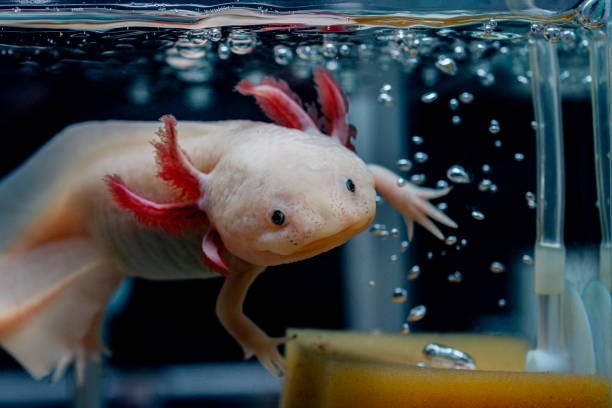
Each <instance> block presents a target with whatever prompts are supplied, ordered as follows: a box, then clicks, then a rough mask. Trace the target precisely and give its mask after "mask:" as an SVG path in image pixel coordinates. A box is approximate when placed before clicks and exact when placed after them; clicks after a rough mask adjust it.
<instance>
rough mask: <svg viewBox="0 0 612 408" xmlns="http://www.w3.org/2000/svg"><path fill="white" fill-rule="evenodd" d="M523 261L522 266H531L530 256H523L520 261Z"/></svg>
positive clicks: (531, 259)
mask: <svg viewBox="0 0 612 408" xmlns="http://www.w3.org/2000/svg"><path fill="white" fill-rule="evenodd" d="M521 260H522V261H523V263H524V264H527V265H531V264H532V263H533V258H532V257H531V256H530V255H527V254H525V255H523V258H522V259H521Z"/></svg>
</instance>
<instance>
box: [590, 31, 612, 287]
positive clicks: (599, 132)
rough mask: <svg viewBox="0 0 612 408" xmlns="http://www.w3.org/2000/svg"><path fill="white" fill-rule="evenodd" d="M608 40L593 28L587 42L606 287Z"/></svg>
mask: <svg viewBox="0 0 612 408" xmlns="http://www.w3.org/2000/svg"><path fill="white" fill-rule="evenodd" d="M608 46H609V45H608V41H607V36H606V33H605V32H603V31H593V32H592V37H591V42H590V68H591V78H592V81H591V106H592V111H593V136H594V146H595V174H596V179H597V199H598V201H599V219H600V224H601V246H600V251H599V259H600V276H601V281H602V282H603V283H604V284H605V285H606V286H607V287H608V290H610V287H611V280H612V278H611V275H612V225H611V224H610V217H611V216H612V206H611V205H610V204H611V202H610V201H611V199H612V190H611V187H610V179H611V176H612V174H611V172H612V168H611V161H610V143H611V140H610V138H611V136H612V135H611V133H610V104H609V103H610V102H609V98H610V94H609V92H610V89H609V84H610V76H609V69H610V68H609V61H608Z"/></svg>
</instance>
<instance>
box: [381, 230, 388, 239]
mask: <svg viewBox="0 0 612 408" xmlns="http://www.w3.org/2000/svg"><path fill="white" fill-rule="evenodd" d="M378 236H379V237H380V240H381V241H385V240H386V239H387V238H389V231H387V230H384V231H380V234H379V235H378Z"/></svg>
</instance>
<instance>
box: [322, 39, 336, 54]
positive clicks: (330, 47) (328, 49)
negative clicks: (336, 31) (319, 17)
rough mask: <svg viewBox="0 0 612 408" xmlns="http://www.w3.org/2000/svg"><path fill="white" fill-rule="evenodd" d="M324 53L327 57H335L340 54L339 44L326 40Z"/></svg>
mask: <svg viewBox="0 0 612 408" xmlns="http://www.w3.org/2000/svg"><path fill="white" fill-rule="evenodd" d="M323 55H325V56H326V57H327V58H335V57H336V56H338V45H336V43H333V42H325V43H324V44H323Z"/></svg>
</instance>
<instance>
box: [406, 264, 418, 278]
mask: <svg viewBox="0 0 612 408" xmlns="http://www.w3.org/2000/svg"><path fill="white" fill-rule="evenodd" d="M420 274H421V267H420V266H419V265H414V266H413V267H412V268H410V270H409V271H408V276H406V279H408V280H414V279H416V278H418V277H419V275H420Z"/></svg>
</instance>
